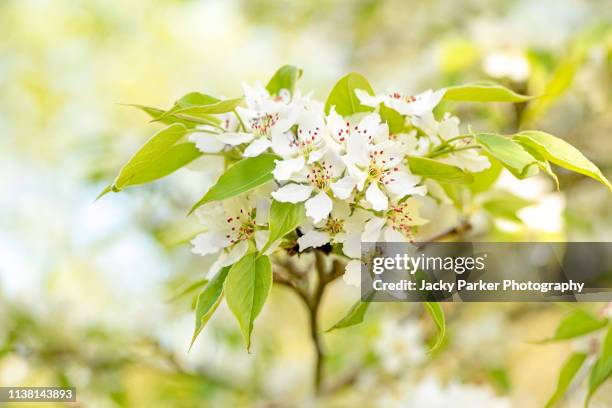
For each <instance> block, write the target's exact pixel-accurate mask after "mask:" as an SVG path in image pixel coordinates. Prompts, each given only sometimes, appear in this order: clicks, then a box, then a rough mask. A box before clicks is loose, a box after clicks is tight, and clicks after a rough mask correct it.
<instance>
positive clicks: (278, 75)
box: [266, 65, 302, 95]
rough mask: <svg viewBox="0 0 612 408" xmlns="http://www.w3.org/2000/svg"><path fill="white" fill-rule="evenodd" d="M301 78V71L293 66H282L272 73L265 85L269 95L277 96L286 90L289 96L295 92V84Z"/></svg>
mask: <svg viewBox="0 0 612 408" xmlns="http://www.w3.org/2000/svg"><path fill="white" fill-rule="evenodd" d="M301 77H302V70H301V69H300V68H298V67H295V66H293V65H283V66H282V67H280V68H279V69H278V71H276V72H275V73H274V76H273V77H272V78H271V79H270V81H269V82H268V85H266V89H267V90H268V92H270V95H278V93H279V92H280V90H281V89H286V90H288V91H289V92H290V93H291V95H293V92H294V91H295V84H296V83H297V81H298V79H300V78H301Z"/></svg>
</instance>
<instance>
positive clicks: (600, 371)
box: [585, 325, 612, 406]
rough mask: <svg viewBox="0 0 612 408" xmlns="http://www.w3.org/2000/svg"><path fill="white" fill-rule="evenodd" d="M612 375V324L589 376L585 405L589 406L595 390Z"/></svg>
mask: <svg viewBox="0 0 612 408" xmlns="http://www.w3.org/2000/svg"><path fill="white" fill-rule="evenodd" d="M610 376H612V325H611V326H610V327H609V328H608V332H607V333H606V337H605V338H604V342H603V344H602V347H601V354H600V355H599V358H598V359H597V361H595V365H594V366H593V369H592V370H591V375H590V376H589V392H588V395H587V399H586V401H585V405H586V406H588V404H589V401H590V399H591V397H592V396H593V394H595V391H597V389H598V388H599V387H600V386H601V385H602V384H603V383H604V382H606V381H607V380H608V379H609V378H610Z"/></svg>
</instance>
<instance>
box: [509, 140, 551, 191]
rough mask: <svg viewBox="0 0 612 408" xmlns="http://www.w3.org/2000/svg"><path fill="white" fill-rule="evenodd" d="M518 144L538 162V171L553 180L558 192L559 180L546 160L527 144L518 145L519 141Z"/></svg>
mask: <svg viewBox="0 0 612 408" xmlns="http://www.w3.org/2000/svg"><path fill="white" fill-rule="evenodd" d="M519 144H520V145H521V146H523V149H525V150H526V151H527V153H529V154H530V155H532V156H533V158H534V159H536V160H537V161H538V167H539V168H540V170H542V171H543V172H544V173H546V174H548V175H549V176H550V177H551V178H552V179H553V181H554V182H555V187H557V191H560V190H561V189H560V187H559V178H558V177H557V175H556V174H555V172H554V171H553V169H552V167H551V166H550V163H549V162H548V160H546V159H545V158H544V157H543V156H542V155H541V154H540V153H538V152H537V151H536V150H535V149H533V148H532V147H531V146H529V145H527V144H524V143H520V141H519Z"/></svg>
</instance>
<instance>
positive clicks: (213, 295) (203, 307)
mask: <svg viewBox="0 0 612 408" xmlns="http://www.w3.org/2000/svg"><path fill="white" fill-rule="evenodd" d="M229 270H230V267H229V266H226V267H225V268H223V269H221V270H220V271H219V272H218V273H217V275H215V277H214V278H212V279H211V280H210V282H208V283H207V284H206V286H205V287H204V290H202V292H201V293H200V295H199V296H198V301H197V303H196V320H195V331H194V332H193V337H192V338H191V345H190V346H189V349H191V347H193V343H194V342H195V341H196V338H197V337H198V335H199V334H200V332H201V331H202V329H203V328H204V326H206V323H208V321H209V320H210V318H211V317H212V315H213V313H215V310H217V307H218V306H219V303H220V302H221V298H222V297H223V285H224V282H225V279H226V278H227V274H228V272H229Z"/></svg>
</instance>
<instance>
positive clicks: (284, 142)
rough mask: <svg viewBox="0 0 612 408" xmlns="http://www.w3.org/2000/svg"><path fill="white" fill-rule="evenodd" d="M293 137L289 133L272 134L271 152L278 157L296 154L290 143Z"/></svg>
mask: <svg viewBox="0 0 612 408" xmlns="http://www.w3.org/2000/svg"><path fill="white" fill-rule="evenodd" d="M292 138H293V135H292V134H291V133H290V132H284V131H274V132H272V150H274V153H276V154H278V155H279V156H283V157H286V156H293V155H294V154H295V153H296V148H295V146H294V145H293V144H292V143H291V142H292V140H291V139H292Z"/></svg>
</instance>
